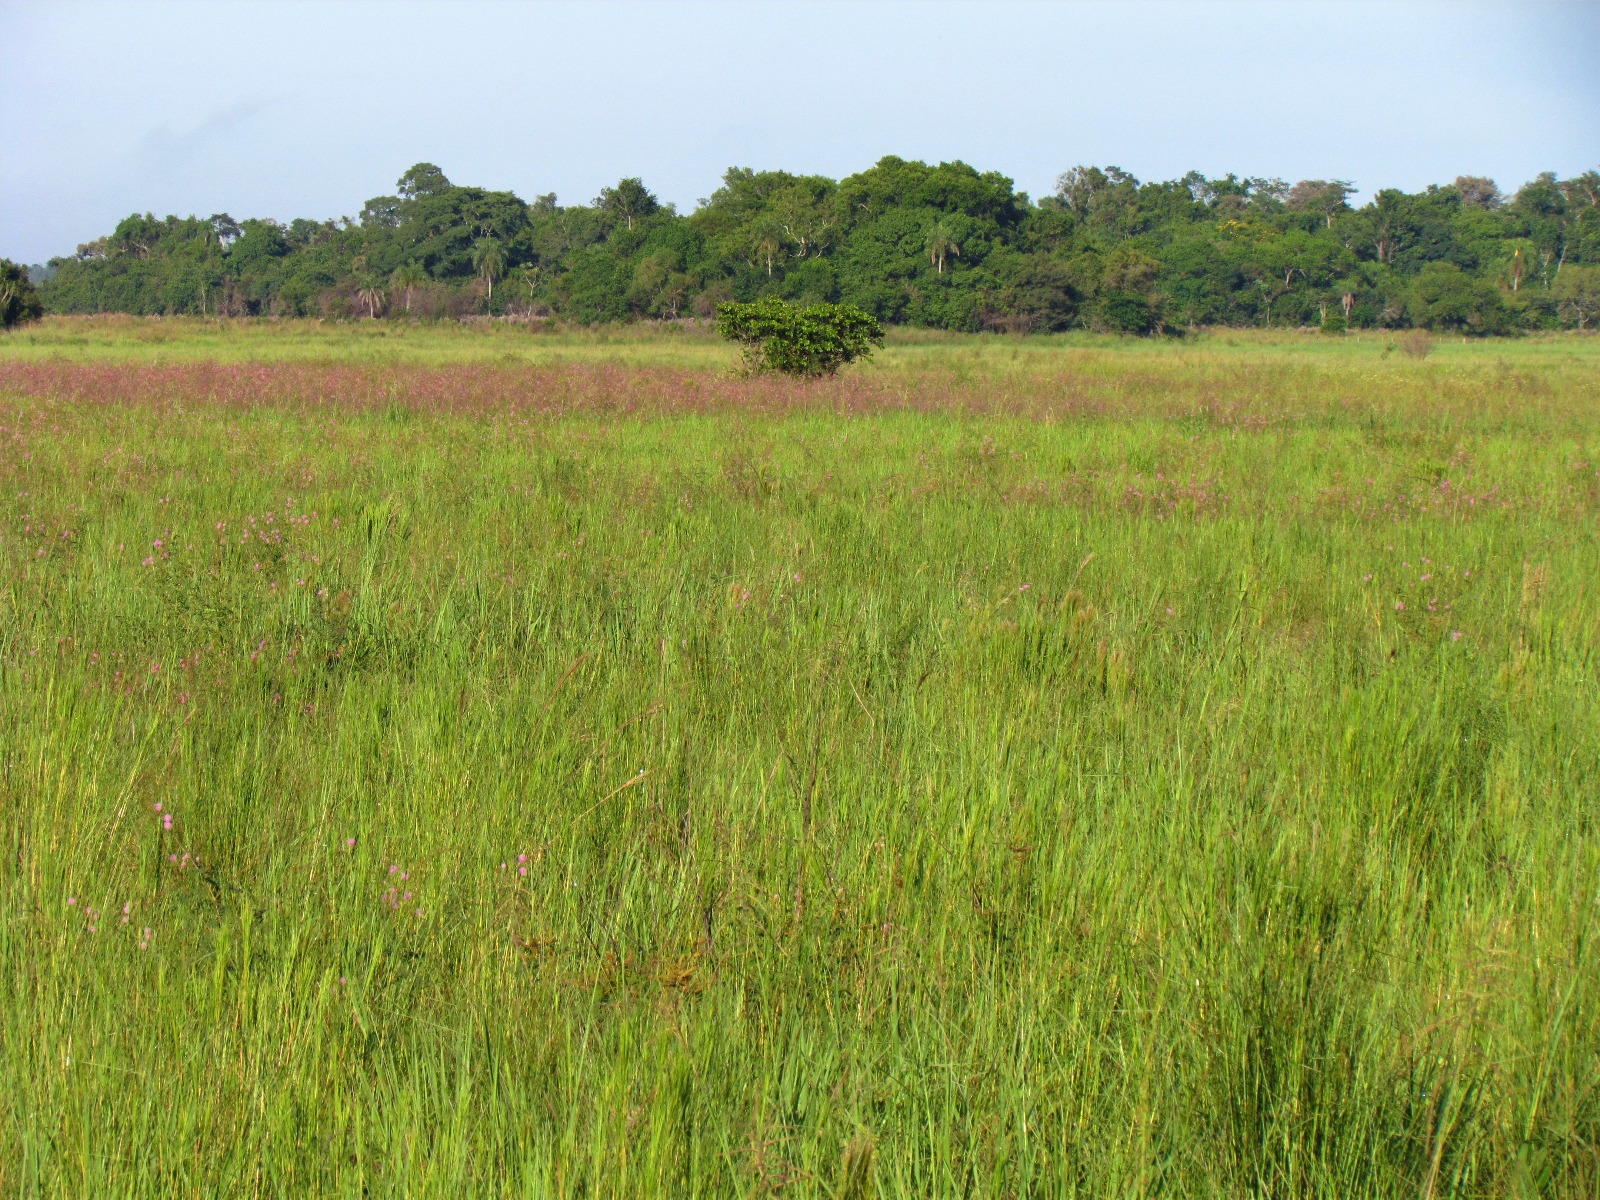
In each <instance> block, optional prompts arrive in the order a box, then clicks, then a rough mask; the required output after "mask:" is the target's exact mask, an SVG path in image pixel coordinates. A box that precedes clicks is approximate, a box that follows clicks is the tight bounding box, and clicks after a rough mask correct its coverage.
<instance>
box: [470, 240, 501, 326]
mask: <svg viewBox="0 0 1600 1200" xmlns="http://www.w3.org/2000/svg"><path fill="white" fill-rule="evenodd" d="M472 265H473V267H474V268H475V269H476V270H477V272H478V274H479V275H482V276H483V280H484V282H485V283H487V284H488V285H489V296H488V305H489V309H490V311H493V309H494V281H495V280H496V279H498V278H499V277H500V276H502V275H504V274H505V270H506V251H505V247H504V246H502V245H501V244H500V243H499V241H498V240H496V239H495V238H488V237H481V238H479V239H478V240H477V241H475V242H473V243H472Z"/></svg>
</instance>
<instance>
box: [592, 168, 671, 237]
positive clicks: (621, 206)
mask: <svg viewBox="0 0 1600 1200" xmlns="http://www.w3.org/2000/svg"><path fill="white" fill-rule="evenodd" d="M594 206H595V207H596V208H598V209H601V210H602V211H604V212H608V213H610V214H611V215H612V216H613V217H617V218H619V219H621V220H622V221H625V222H626V223H627V226H628V228H629V229H632V228H633V222H634V220H635V219H636V218H638V217H648V216H650V215H651V214H652V213H656V212H660V211H661V201H659V200H657V199H656V198H655V196H654V195H653V194H652V193H651V191H650V189H649V188H647V187H645V186H644V180H642V179H640V178H639V177H638V176H637V175H635V176H631V177H630V178H627V179H622V180H619V181H618V182H617V186H616V187H608V188H603V189H601V192H600V194H599V195H598V196H596V197H595V200H594Z"/></svg>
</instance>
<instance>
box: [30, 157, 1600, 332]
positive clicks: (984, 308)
mask: <svg viewBox="0 0 1600 1200" xmlns="http://www.w3.org/2000/svg"><path fill="white" fill-rule="evenodd" d="M1352 194H1353V187H1352V185H1351V184H1349V183H1347V182H1345V181H1341V180H1302V181H1301V182H1299V183H1296V184H1294V185H1293V186H1289V185H1288V184H1286V183H1285V182H1284V181H1282V180H1278V179H1255V178H1247V179H1240V178H1237V177H1235V176H1233V175H1231V174H1230V175H1228V176H1226V177H1225V178H1222V179H1207V178H1206V177H1204V176H1203V175H1200V174H1199V173H1197V172H1191V173H1190V174H1189V175H1186V176H1184V177H1183V178H1182V179H1179V180H1173V181H1169V182H1165V183H1140V182H1139V180H1137V179H1135V178H1134V177H1133V176H1131V175H1129V174H1128V173H1127V172H1125V171H1122V170H1120V169H1118V168H1116V167H1106V168H1103V169H1102V168H1098V167H1075V168H1073V169H1072V170H1070V171H1068V172H1066V173H1065V174H1063V175H1062V176H1061V178H1060V179H1059V181H1058V182H1057V186H1056V190H1055V192H1054V193H1053V194H1052V195H1050V196H1047V197H1045V198H1043V199H1042V200H1040V201H1038V202H1034V201H1032V200H1030V199H1029V198H1028V196H1027V195H1025V194H1023V193H1020V192H1018V191H1017V190H1016V189H1015V188H1014V187H1013V185H1012V181H1011V180H1010V179H1008V178H1007V177H1005V176H1004V175H1001V174H999V173H997V172H993V171H991V172H979V171H977V170H975V169H974V168H972V167H970V166H967V165H966V164H965V163H961V162H952V163H941V164H939V165H938V166H928V165H926V164H924V163H920V162H907V161H905V160H902V159H899V158H893V157H890V158H884V159H882V160H881V161H880V162H879V163H878V164H877V165H876V166H875V167H872V168H871V169H870V170H867V171H863V172H861V173H859V174H856V175H852V176H850V177H849V178H847V179H844V180H841V181H837V182H836V181H834V180H832V179H827V178H824V177H822V176H818V175H804V176H802V175H791V174H789V173H787V172H783V171H753V170H749V169H746V168H734V169H731V170H729V171H728V172H727V174H726V175H725V176H724V177H723V181H722V186H721V187H720V188H718V189H717V190H716V192H714V193H713V194H712V195H711V197H710V198H709V199H707V200H705V201H703V202H702V203H701V204H700V205H699V207H697V208H696V209H695V211H694V212H693V213H691V214H689V215H687V216H685V215H680V214H679V213H678V212H676V211H675V210H674V209H673V207H672V206H671V205H670V204H663V203H661V202H660V201H659V200H658V199H657V198H656V197H655V196H654V195H653V194H652V193H651V192H650V191H649V190H648V189H647V188H646V187H645V186H644V184H643V183H642V182H641V181H640V180H638V179H624V180H622V181H621V182H619V183H618V184H617V185H616V186H615V187H610V188H606V189H604V190H603V191H602V192H601V193H600V195H599V196H597V197H596V198H595V199H594V201H593V202H592V203H590V204H588V205H574V206H563V205H560V204H558V203H557V202H556V197H555V196H554V195H545V196H540V197H537V198H536V199H535V200H534V201H533V202H532V203H531V204H530V203H525V202H524V201H523V200H521V199H519V198H518V197H517V196H516V195H514V194H512V193H511V192H493V191H486V190H484V189H482V188H476V187H460V186H457V185H456V184H453V183H451V182H450V180H449V179H447V178H446V177H445V175H444V173H443V172H442V171H441V170H440V169H439V168H438V167H436V166H434V165H432V164H430V163H419V164H418V165H416V166H414V167H412V168H411V169H410V170H409V171H407V172H406V173H405V174H404V175H402V176H401V177H400V180H399V181H398V184H397V186H396V194H394V195H389V196H378V197H375V198H373V199H371V200H368V201H367V203H366V204H365V206H364V207H363V208H362V210H361V213H360V216H359V218H356V219H351V218H348V217H346V218H343V219H341V220H338V221H321V222H318V221H312V220H306V219H299V220H294V221H291V222H289V223H288V224H280V223H278V222H277V221H273V220H270V219H249V220H242V221H236V220H234V219H233V218H232V217H230V216H229V215H227V214H226V213H219V214H216V215H214V216H211V217H208V218H198V217H187V218H179V217H166V218H164V219H158V218H156V217H154V216H151V215H148V214H147V215H145V216H137V215H135V216H130V217H128V218H127V219H126V220H124V221H122V222H121V223H120V224H119V225H118V226H117V228H116V229H115V231H113V232H112V233H111V234H110V235H109V236H107V237H103V238H98V239H96V240H95V241H92V242H89V243H87V244H85V245H82V246H80V247H78V250H77V252H76V253H75V254H74V255H73V256H72V257H70V258H58V259H54V260H52V261H51V262H50V264H49V265H48V266H46V267H43V268H38V269H36V272H35V275H36V279H37V281H39V282H40V283H41V285H42V286H41V291H42V295H43V299H44V304H45V306H46V308H47V309H48V310H49V311H51V312H56V313H94V312H128V313H146V314H158V313H159V314H179V313H182V314H201V315H203V314H219V315H227V316H249V315H262V316H265V315H274V316H307V315H319V316H328V317H351V318H356V317H360V318H373V319H376V318H389V319H401V320H404V319H408V318H416V319H437V318H459V317H467V316H472V315H493V316H501V317H513V318H515V317H522V318H527V319H535V318H540V317H548V316H557V317H561V318H564V319H566V320H570V321H577V322H585V323H593V322H605V321H624V320H632V319H647V318H654V319H669V320H670V319H676V318H683V317H688V316H699V317H709V316H710V315H711V314H712V313H714V312H715V311H716V308H717V306H718V305H719V304H722V303H726V302H729V301H737V302H743V303H750V302H754V301H757V300H760V299H763V298H765V297H778V298H782V299H786V300H791V301H796V302H800V303H804V304H817V303H836V302H843V303H847V304H850V305H854V306H856V307H858V308H860V309H862V310H864V311H865V312H867V313H869V314H871V315H872V316H873V317H875V318H877V319H878V320H880V321H883V322H890V323H897V324H909V325H918V326H925V327H933V328H942V329H953V330H983V329H999V330H1011V331H1018V332H1023V331H1042V330H1062V329H1069V328H1087V329H1093V330H1100V331H1108V332H1121V333H1152V332H1162V331H1169V330H1174V329H1181V328H1186V327H1193V326H1198V325H1229V326H1290V327H1294V326H1306V325H1315V326H1319V327H1321V328H1323V329H1324V330H1326V331H1328V332H1338V331H1340V330H1342V329H1344V328H1347V327H1373V326H1385V327H1396V328H1403V327H1421V328H1428V329H1432V330H1437V331H1449V332H1457V333H1467V334H1494V333H1510V332H1515V331H1519V330H1529V329H1553V328H1560V327H1567V328H1579V329H1582V328H1588V327H1592V325H1593V323H1594V322H1595V320H1596V319H1597V317H1600V173H1597V172H1595V171H1588V172H1585V173H1584V174H1582V175H1580V176H1578V177H1576V178H1573V179H1567V180H1562V179H1558V178H1557V177H1556V176H1555V175H1553V174H1549V173H1546V174H1544V175H1541V176H1539V177H1538V178H1537V179H1535V180H1533V181H1532V182H1531V183H1528V184H1525V185H1524V186H1523V187H1521V188H1519V189H1518V190H1517V191H1516V193H1515V194H1514V195H1512V196H1509V197H1506V196H1503V195H1502V194H1501V191H1500V189H1499V188H1498V187H1497V186H1496V185H1495V183H1494V182H1493V181H1492V180H1489V179H1483V178H1477V177H1471V176H1462V177H1460V178H1458V179H1457V180H1456V181H1455V183H1453V184H1451V185H1448V186H1442V187H1429V188H1428V189H1427V190H1426V191H1424V192H1420V193H1416V194H1408V193H1405V192H1402V191H1398V190H1395V189H1392V188H1391V189H1385V190H1382V191H1379V192H1378V193H1377V194H1376V196H1375V197H1374V199H1373V200H1372V201H1371V202H1370V203H1368V204H1366V205H1364V206H1362V207H1360V208H1352V207H1351V205H1350V203H1349V199H1350V196H1351V195H1352Z"/></svg>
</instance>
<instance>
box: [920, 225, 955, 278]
mask: <svg viewBox="0 0 1600 1200" xmlns="http://www.w3.org/2000/svg"><path fill="white" fill-rule="evenodd" d="M923 249H925V250H926V251H927V252H928V261H929V262H930V263H932V264H933V268H934V273H935V274H938V275H943V274H944V264H945V260H946V258H948V257H949V256H950V255H952V254H954V255H955V256H956V257H957V258H960V257H961V247H960V246H959V245H957V244H956V235H955V231H954V230H953V229H951V227H950V224H949V222H947V221H945V220H943V219H942V218H936V219H935V220H934V222H933V224H932V225H930V226H929V227H928V235H927V237H926V238H925V239H924V241H923Z"/></svg>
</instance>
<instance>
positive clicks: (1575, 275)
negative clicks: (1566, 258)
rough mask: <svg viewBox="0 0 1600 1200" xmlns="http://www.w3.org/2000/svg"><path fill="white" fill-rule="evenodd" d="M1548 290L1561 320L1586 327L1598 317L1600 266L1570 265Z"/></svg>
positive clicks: (1599, 312) (1599, 308)
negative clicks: (1553, 298)
mask: <svg viewBox="0 0 1600 1200" xmlns="http://www.w3.org/2000/svg"><path fill="white" fill-rule="evenodd" d="M1550 291H1551V294H1552V295H1553V296H1554V297H1555V301H1556V305H1557V311H1558V312H1559V313H1560V314H1561V319H1562V320H1563V321H1570V322H1571V323H1572V324H1574V325H1575V326H1577V328H1579V329H1587V328H1589V323H1590V322H1591V321H1594V320H1596V319H1597V318H1600V266H1592V267H1590V266H1570V267H1568V268H1567V269H1566V270H1565V271H1563V272H1561V274H1560V275H1559V276H1557V278H1556V281H1555V285H1554V286H1553V287H1552V288H1551V289H1550Z"/></svg>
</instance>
